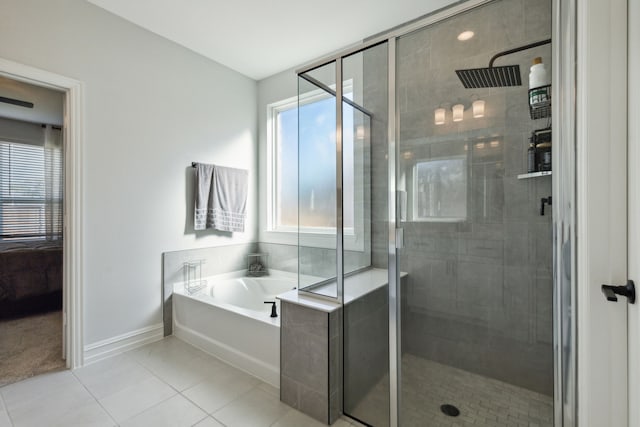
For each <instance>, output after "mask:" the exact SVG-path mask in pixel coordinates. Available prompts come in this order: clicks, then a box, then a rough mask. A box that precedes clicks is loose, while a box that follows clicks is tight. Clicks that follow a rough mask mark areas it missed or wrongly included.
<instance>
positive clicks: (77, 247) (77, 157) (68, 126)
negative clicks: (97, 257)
mask: <svg viewBox="0 0 640 427" xmlns="http://www.w3.org/2000/svg"><path fill="white" fill-rule="evenodd" d="M0 75H2V76H5V77H8V78H11V79H14V80H18V81H21V82H25V83H29V84H33V85H37V86H42V87H47V88H49V89H55V90H60V91H63V92H65V98H64V129H65V132H64V146H65V190H64V194H65V206H64V209H65V219H64V252H63V254H64V261H63V263H64V266H63V272H64V273H63V276H64V277H63V298H64V299H63V311H64V318H65V319H66V324H65V326H64V328H65V329H64V333H63V352H64V356H65V357H66V359H67V367H68V368H78V367H80V366H82V365H83V362H84V361H83V356H84V354H83V315H82V302H83V282H84V273H83V271H84V260H83V230H84V217H83V197H82V196H83V170H82V166H83V161H82V150H83V141H84V117H83V112H84V105H83V99H84V84H83V83H82V82H80V81H78V80H74V79H71V78H68V77H64V76H61V75H59V74H54V73H50V72H48V71H44V70H40V69H38V68H34V67H30V66H27V65H23V64H19V63H17V62H13V61H9V60H7V59H3V58H0Z"/></svg>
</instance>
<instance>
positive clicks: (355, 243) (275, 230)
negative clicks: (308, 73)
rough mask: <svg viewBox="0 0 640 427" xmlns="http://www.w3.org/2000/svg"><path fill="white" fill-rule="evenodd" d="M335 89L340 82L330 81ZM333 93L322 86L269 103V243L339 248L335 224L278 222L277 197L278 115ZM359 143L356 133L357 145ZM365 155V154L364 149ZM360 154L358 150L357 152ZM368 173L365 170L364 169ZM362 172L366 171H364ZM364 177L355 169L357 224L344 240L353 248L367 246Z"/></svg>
mask: <svg viewBox="0 0 640 427" xmlns="http://www.w3.org/2000/svg"><path fill="white" fill-rule="evenodd" d="M330 87H331V88H332V89H335V87H336V85H335V84H332V85H330ZM344 90H345V91H346V92H350V93H353V91H354V89H353V80H351V79H350V80H347V81H345V82H344ZM330 96H331V95H329V94H327V92H326V91H324V90H322V89H316V90H313V91H310V92H305V93H303V94H300V96H293V97H289V98H286V99H283V100H280V101H276V102H272V103H269V104H268V105H267V155H266V170H267V188H266V192H267V197H266V218H267V221H266V224H265V229H264V230H262V235H263V236H264V238H263V239H262V240H263V241H265V242H269V243H280V244H289V245H298V243H299V241H304V243H305V244H304V246H312V247H318V248H327V249H335V245H336V235H337V234H336V233H337V231H336V229H335V227H334V228H331V227H305V228H299V227H295V226H280V227H278V226H277V220H278V212H277V210H278V208H279V206H278V201H277V200H276V194H277V192H276V191H275V186H276V185H277V183H278V176H277V174H278V171H277V167H274V166H275V163H276V160H275V159H277V158H278V157H277V148H278V147H277V145H276V140H277V126H276V117H277V114H278V113H279V112H281V111H286V110H292V109H297V108H298V102H300V103H301V104H303V105H305V104H310V103H312V102H316V101H319V100H323V99H327V98H329V97H330ZM355 145H356V140H355V135H354V148H355ZM361 155H364V154H363V153H361ZM356 156H357V154H356ZM354 161H355V159H354ZM362 172H363V173H364V171H362ZM361 175H362V174H361ZM362 180H363V177H362V176H360V175H358V174H357V173H354V194H353V197H354V223H355V227H354V228H348V229H345V230H344V231H345V234H344V244H345V248H346V249H347V250H350V251H360V252H361V251H363V250H364V248H365V244H364V237H365V234H366V231H365V220H364V210H363V203H358V200H362V199H363V198H364V196H363V194H362Z"/></svg>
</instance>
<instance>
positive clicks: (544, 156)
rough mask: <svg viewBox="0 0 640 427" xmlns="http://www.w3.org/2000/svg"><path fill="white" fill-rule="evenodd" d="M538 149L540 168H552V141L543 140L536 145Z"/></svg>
mask: <svg viewBox="0 0 640 427" xmlns="http://www.w3.org/2000/svg"><path fill="white" fill-rule="evenodd" d="M536 150H537V151H538V170H539V171H550V170H551V142H543V143H541V144H538V145H537V147H536Z"/></svg>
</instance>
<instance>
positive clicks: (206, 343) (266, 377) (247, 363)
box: [173, 317, 280, 388]
mask: <svg viewBox="0 0 640 427" xmlns="http://www.w3.org/2000/svg"><path fill="white" fill-rule="evenodd" d="M173 335H174V336H176V337H177V338H179V339H181V340H182V341H184V342H186V343H189V344H191V345H192V346H194V347H197V348H199V349H200V350H202V351H204V352H206V353H209V354H210V355H212V356H215V357H217V358H218V359H221V360H223V361H224V362H226V363H228V364H229V365H232V366H234V367H236V368H238V369H241V370H243V371H245V372H247V373H249V374H251V375H253V376H254V377H257V378H259V379H261V380H262V381H264V382H266V383H267V384H271V385H272V386H274V387H276V388H280V367H279V366H273V365H270V364H268V363H265V362H263V361H261V360H258V359H256V358H255V357H252V356H250V355H248V354H245V353H242V352H240V351H238V350H236V349H234V348H233V347H229V346H228V345H226V344H224V343H221V342H220V341H217V340H214V339H213V338H210V337H207V336H205V335H203V334H201V333H200V332H197V331H194V330H193V329H190V328H187V327H186V326H184V325H182V324H180V323H179V322H177V321H176V319H175V317H174V319H173Z"/></svg>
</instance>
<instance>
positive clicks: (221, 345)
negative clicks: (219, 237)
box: [173, 270, 297, 387]
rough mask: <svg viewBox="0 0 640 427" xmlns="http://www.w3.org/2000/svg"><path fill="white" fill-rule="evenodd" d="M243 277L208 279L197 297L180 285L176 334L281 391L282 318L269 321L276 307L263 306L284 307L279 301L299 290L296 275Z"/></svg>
mask: <svg viewBox="0 0 640 427" xmlns="http://www.w3.org/2000/svg"><path fill="white" fill-rule="evenodd" d="M244 275H245V271H238V272H234V273H228V274H223V275H217V276H212V277H206V278H204V279H205V280H206V283H207V284H206V286H205V287H204V288H202V289H199V290H198V291H197V292H193V293H191V292H189V291H188V290H187V288H186V286H185V283H183V282H178V283H176V284H175V285H174V291H173V333H174V335H175V336H177V337H178V338H180V339H182V340H184V341H186V342H188V343H190V344H193V345H195V346H197V347H199V348H202V349H204V350H206V351H207V352H208V353H211V354H213V355H215V356H217V357H219V358H220V359H222V360H224V361H226V362H228V363H230V364H232V365H234V366H237V367H239V368H241V369H243V370H245V371H247V372H249V373H251V374H253V375H255V376H256V377H258V378H260V379H262V380H264V381H266V382H268V383H269V384H272V385H274V386H276V387H278V385H279V380H280V375H279V371H280V369H279V366H280V352H279V340H280V333H279V327H280V317H275V318H273V317H270V315H271V307H272V306H271V304H265V303H264V302H265V301H275V302H276V304H277V305H279V304H278V300H276V295H278V294H280V293H282V292H284V291H286V290H290V289H294V288H295V287H296V286H297V275H295V274H292V273H286V272H278V271H276V270H271V273H270V275H269V276H265V277H244ZM277 312H278V313H279V312H280V307H277Z"/></svg>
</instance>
